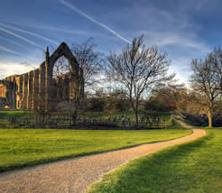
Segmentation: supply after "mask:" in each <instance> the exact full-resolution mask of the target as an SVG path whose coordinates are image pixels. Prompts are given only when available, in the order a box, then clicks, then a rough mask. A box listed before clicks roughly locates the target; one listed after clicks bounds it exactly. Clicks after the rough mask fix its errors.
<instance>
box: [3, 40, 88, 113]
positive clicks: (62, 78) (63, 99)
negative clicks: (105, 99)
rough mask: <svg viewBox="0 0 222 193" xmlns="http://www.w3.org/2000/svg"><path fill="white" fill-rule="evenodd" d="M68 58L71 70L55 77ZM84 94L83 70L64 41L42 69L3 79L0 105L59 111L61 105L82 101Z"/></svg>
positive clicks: (47, 59)
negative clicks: (59, 64) (61, 61)
mask: <svg viewBox="0 0 222 193" xmlns="http://www.w3.org/2000/svg"><path fill="white" fill-rule="evenodd" d="M61 57H64V58H66V60H67V61H68V64H69V71H67V72H66V73H64V74H60V75H59V76H57V77H56V78H55V77H54V75H53V73H54V66H55V63H56V62H57V60H59V59H60V58H61ZM83 94H84V79H83V71H82V69H81V68H80V67H79V64H78V62H77V60H76V58H75V56H74V55H73V54H72V52H71V50H70V49H69V47H68V46H67V44H66V43H64V42H63V43H62V44H61V45H60V46H59V47H58V48H57V49H56V50H55V51H54V53H52V54H51V55H50V53H49V50H48V48H47V49H46V52H45V61H44V62H43V63H42V64H40V66H39V68H37V69H35V70H32V71H30V72H27V73H24V74H21V75H12V76H9V77H6V78H5V79H3V80H0V107H2V108H6V107H7V108H10V109H24V110H45V111H48V110H55V108H56V107H57V106H58V105H59V104H63V105H65V104H66V105H68V106H69V104H70V103H71V102H74V103H75V102H78V101H79V100H80V99H81V98H82V97H83Z"/></svg>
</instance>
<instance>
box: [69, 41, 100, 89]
mask: <svg viewBox="0 0 222 193" xmlns="http://www.w3.org/2000/svg"><path fill="white" fill-rule="evenodd" d="M72 51H73V53H74V56H75V57H76V59H77V61H78V63H79V65H80V67H81V68H82V69H83V76H84V83H85V87H86V88H88V87H91V86H93V85H94V84H95V83H97V82H98V81H99V79H98V78H96V76H98V75H99V73H100V72H101V68H102V65H101V63H102V59H101V55H100V53H99V52H97V51H96V45H95V44H94V42H93V39H92V38H90V39H88V40H87V41H85V42H83V43H82V44H74V45H73V46H72Z"/></svg>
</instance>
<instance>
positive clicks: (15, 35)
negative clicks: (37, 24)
mask: <svg viewBox="0 0 222 193" xmlns="http://www.w3.org/2000/svg"><path fill="white" fill-rule="evenodd" d="M0 31H2V32H4V33H6V34H9V35H11V36H13V37H15V38H18V39H20V40H22V41H24V42H26V43H29V44H31V45H33V46H36V47H38V48H40V49H42V46H41V45H39V44H37V43H35V42H34V41H32V40H29V39H28V38H25V37H23V36H21V35H19V34H17V33H15V32H13V31H11V30H9V29H6V28H5V27H1V26H0Z"/></svg>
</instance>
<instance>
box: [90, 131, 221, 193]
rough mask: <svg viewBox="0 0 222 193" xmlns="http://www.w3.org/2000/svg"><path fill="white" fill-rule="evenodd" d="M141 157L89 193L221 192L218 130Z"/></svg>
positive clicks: (219, 137)
mask: <svg viewBox="0 0 222 193" xmlns="http://www.w3.org/2000/svg"><path fill="white" fill-rule="evenodd" d="M208 132H209V135H208V136H207V137H205V138H202V139H200V140H198V141H196V142H193V143H190V144H186V145H181V146H177V147H174V148H170V149H167V150H164V151H161V152H159V153H157V154H154V155H153V156H145V157H143V158H140V159H137V160H134V161H132V162H130V163H129V164H127V165H125V166H122V167H121V168H119V169H117V170H115V171H113V172H112V173H110V174H108V175H106V176H105V177H104V178H103V180H102V181H101V182H99V183H97V184H95V185H93V186H92V188H91V190H90V191H89V192H90V193H221V192H222V130H219V129H218V130H209V131H208Z"/></svg>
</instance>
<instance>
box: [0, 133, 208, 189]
mask: <svg viewBox="0 0 222 193" xmlns="http://www.w3.org/2000/svg"><path fill="white" fill-rule="evenodd" d="M204 135H206V132H205V131H204V130H202V129H193V133H192V134H191V135H188V136H185V137H182V138H178V139H174V140H170V141H164V142H158V143H152V144H146V145H140V146H137V147H133V148H128V149H123V150H117V151H112V152H107V153H102V154H97V155H91V156H85V157H81V158H76V159H70V160H66V161H59V162H55V163H50V164H44V165H39V166H35V167H32V168H26V169H23V170H17V171H12V172H7V173H3V174H0V193H82V192H85V191H86V189H87V187H88V186H89V185H90V184H91V183H92V182H95V181H97V180H99V179H100V178H101V177H102V176H103V175H104V174H105V173H106V172H108V171H110V170H112V169H114V168H116V167H118V166H119V165H121V164H124V163H126V162H128V161H130V160H132V159H135V158H137V157H139V156H143V155H148V154H151V153H154V152H157V151H160V150H162V149H164V148H167V147H170V146H173V145H178V144H183V143H187V142H190V141H193V140H196V139H198V138H200V137H203V136H204Z"/></svg>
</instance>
